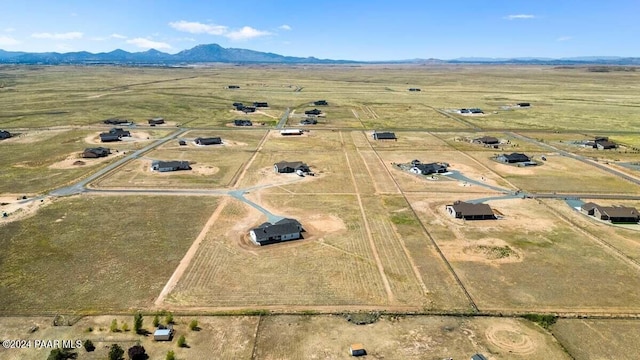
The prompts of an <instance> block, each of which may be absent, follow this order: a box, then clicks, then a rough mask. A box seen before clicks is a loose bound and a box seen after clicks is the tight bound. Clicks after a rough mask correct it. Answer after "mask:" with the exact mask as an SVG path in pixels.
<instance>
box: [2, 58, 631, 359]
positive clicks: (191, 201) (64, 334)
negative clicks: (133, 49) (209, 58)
mask: <svg viewBox="0 0 640 360" xmlns="http://www.w3.org/2000/svg"><path fill="white" fill-rule="evenodd" d="M611 70H612V71H610V72H591V71H590V69H589V68H588V67H575V68H570V67H569V68H567V67H562V68H554V67H535V66H531V67H524V66H523V67H499V66H496V67H490V66H482V67H475V66H468V67H465V66H425V67H418V66H373V65H370V66H354V67H333V66H332V67H324V66H311V67H307V68H304V69H303V68H302V67H296V66H291V67H260V66H255V67H253V66H239V67H233V66H211V67H204V68H136V67H124V68H112V67H108V66H104V67H74V66H59V67H37V66H31V67H22V66H2V67H0V84H2V85H3V86H2V87H1V88H0V109H2V110H0V129H2V130H7V131H9V132H11V133H12V134H13V136H12V137H11V138H8V139H4V140H0V165H2V168H3V170H2V172H0V204H1V205H0V213H1V214H2V215H3V217H1V218H0V246H2V252H0V299H2V301H0V315H1V316H2V317H0V329H2V330H1V331H0V337H2V339H20V338H24V339H34V340H35V339H40V338H43V337H44V338H49V339H56V338H61V339H62V338H73V339H76V338H78V339H82V340H84V339H91V340H92V341H93V342H94V343H95V344H96V345H97V349H96V351H95V352H93V353H87V352H85V351H84V349H79V350H78V353H79V357H78V358H79V359H99V358H104V357H106V354H107V352H108V349H106V348H105V346H108V345H110V344H112V343H118V344H121V345H122V347H123V348H126V347H129V346H131V344H134V343H135V342H136V341H141V342H142V344H143V345H144V346H145V348H146V349H147V350H148V352H149V354H150V356H151V358H163V357H164V355H165V354H166V352H167V351H168V350H174V351H176V355H177V356H178V358H179V359H183V358H184V359H201V358H202V359H204V358H233V359H283V358H300V359H306V358H318V359H325V358H331V359H334V358H336V359H340V358H348V357H349V355H348V348H349V345H350V344H351V343H363V345H365V347H366V348H367V352H368V353H369V357H372V358H385V359H442V358H450V357H453V358H456V359H458V358H469V357H470V356H471V355H473V354H474V353H477V352H478V353H484V354H485V355H486V356H487V357H488V358H490V359H572V358H573V359H604V358H615V359H635V358H637V356H636V355H637V354H638V353H639V352H640V350H639V349H637V344H638V343H640V335H638V334H639V332H638V331H637V328H638V326H640V320H639V319H638V317H639V316H640V225H638V224H637V223H636V224H623V225H618V224H611V223H609V222H606V221H602V220H597V219H595V218H594V217H592V216H588V215H585V214H584V213H581V212H580V211H578V210H577V209H576V207H577V208H579V207H580V205H581V204H583V203H589V202H594V203H597V204H599V205H600V206H626V207H635V208H636V209H638V208H640V119H639V118H638V117H637V108H638V107H639V106H640V72H635V71H626V72H622V71H613V70H615V69H613V68H612V69H611ZM267 73H268V76H265V74H267ZM229 84H237V85H239V86H240V88H239V89H233V90H232V89H227V85H229ZM409 87H419V88H421V91H420V92H409V91H408V88H409ZM321 99H323V100H326V101H327V103H328V105H326V106H316V105H314V104H313V102H314V101H317V100H321ZM258 101H264V102H268V104H269V106H268V108H261V110H259V111H257V112H256V113H247V114H245V113H243V112H241V111H236V110H234V108H233V106H232V103H234V102H242V103H244V104H251V103H253V102H258ZM521 102H527V103H530V106H526V107H518V106H516V104H517V103H521ZM314 108H317V109H319V110H321V111H322V114H321V115H320V116H318V117H317V118H316V119H317V122H318V123H317V124H315V125H301V124H300V121H301V119H303V118H305V116H304V115H302V114H304V112H305V111H308V110H311V109H314ZM461 108H481V109H482V110H483V112H484V114H480V115H475V114H473V115H467V114H460V113H458V112H456V111H455V109H461ZM155 117H163V118H164V119H165V120H166V122H165V123H164V124H159V125H156V126H150V125H149V124H148V123H147V119H151V118H155ZM111 118H120V119H128V120H130V121H132V122H133V125H128V124H124V125H117V126H114V125H107V124H104V123H103V120H106V119H111ZM235 119H248V120H251V121H252V123H253V126H242V127H239V126H233V121H234V120H235ZM113 127H122V128H124V129H125V130H128V131H130V132H131V136H130V137H123V138H122V139H120V141H116V142H109V143H102V142H101V141H100V136H99V135H100V134H101V133H103V132H106V131H109V129H111V128H113ZM282 129H290V130H291V129H301V130H304V131H302V132H301V134H300V135H287V136H284V135H282V134H281V130H282ZM375 132H378V133H380V132H393V133H394V134H395V136H396V138H397V139H396V140H376V139H375V138H374V136H373V134H374V133H375ZM214 137H220V138H221V141H222V144H218V145H200V144H198V143H197V141H198V139H201V138H214ZM481 137H495V138H497V139H499V143H498V144H496V145H492V146H483V145H482V144H478V143H474V142H473V141H472V140H473V139H477V138H481ZM605 137H606V139H607V141H609V142H613V143H615V144H616V145H617V147H616V148H613V149H607V150H599V149H597V147H594V146H595V145H594V146H587V145H585V144H586V143H587V142H589V141H594V140H595V139H598V138H605ZM594 144H595V143H594ZM98 146H103V147H108V148H110V150H111V154H109V155H108V156H107V157H104V158H82V157H81V154H82V152H83V151H84V149H85V148H90V147H98ZM510 153H524V154H526V155H527V156H528V157H530V158H531V160H532V161H534V162H535V163H536V164H537V165H536V166H515V165H511V164H505V163H501V162H499V161H496V159H495V158H496V156H497V155H500V154H510ZM158 160H160V161H174V160H175V161H188V162H189V163H190V167H191V169H190V170H182V171H172V172H158V171H152V170H151V167H152V166H153V164H154V163H155V162H157V161H158ZM412 160H420V161H421V162H422V163H441V164H442V163H444V164H446V166H447V168H448V172H447V173H444V174H434V175H417V174H414V173H411V172H409V171H407V170H406V169H403V168H402V166H399V165H398V164H407V163H410V162H411V161H412ZM281 161H289V162H292V161H301V162H304V163H306V164H307V165H309V167H310V169H311V172H313V176H310V175H306V176H298V175H296V174H295V173H284V174H279V173H276V172H275V171H274V164H275V163H278V162H281ZM403 166H404V165H403ZM456 201H468V202H476V203H478V202H482V203H485V204H488V205H489V206H490V207H491V209H492V211H493V213H494V214H495V215H496V216H497V219H495V220H463V219H459V218H454V217H452V216H451V215H450V214H449V212H448V211H447V205H451V204H454V203H455V202H456ZM281 218H294V219H297V220H298V221H300V223H301V224H302V226H303V228H304V232H303V233H302V236H303V238H302V239H300V240H296V241H290V242H283V243H278V244H272V245H267V246H257V245H255V244H254V243H253V242H252V241H251V239H250V237H249V230H250V229H252V228H255V227H257V226H259V225H260V224H262V223H264V222H265V221H272V220H274V219H276V220H277V219H281ZM137 311H140V312H142V313H143V314H145V328H146V329H147V330H149V331H151V332H153V330H154V329H153V327H152V325H151V321H152V319H153V315H154V314H156V313H160V312H162V313H163V314H166V313H167V312H172V313H173V314H175V316H176V319H177V322H176V325H175V329H176V334H179V335H183V334H184V335H185V336H186V337H187V342H188V344H189V346H190V347H189V348H178V347H177V346H176V341H175V339H174V340H173V341H172V342H168V343H166V342H154V341H153V340H152V336H148V337H144V336H139V335H136V334H135V333H133V332H132V331H119V332H111V331H109V327H110V324H111V322H112V320H113V319H117V321H118V323H119V324H124V323H128V325H129V327H131V325H132V319H133V314H134V313H135V312H137ZM349 314H357V315H359V316H360V315H362V316H365V317H367V316H368V317H370V318H373V319H374V320H375V321H373V322H372V323H370V324H367V325H356V324H354V322H353V321H351V322H348V321H347V320H346V317H348V315H349ZM221 315H226V316H221ZM56 316H57V317H56ZM60 316H62V318H63V319H65V321H63V322H66V323H68V324H70V325H68V326H67V325H66V323H65V325H64V326H52V322H53V319H54V318H60ZM193 319H197V320H198V322H199V324H200V325H199V327H200V331H191V330H189V329H188V326H187V325H188V323H189V322H190V321H191V320H193ZM541 319H544V320H541ZM34 326H37V329H38V330H36V331H35V332H33V333H29V331H28V330H29V329H31V328H32V327H34ZM89 328H91V331H88V330H87V329H89ZM621 333H624V336H619V335H620V334H621ZM598 344H600V345H598ZM624 349H626V351H625V350H624ZM47 354H48V350H47V351H45V350H37V351H36V350H33V349H31V350H28V349H24V350H17V349H0V358H3V359H4V358H7V359H31V358H33V359H40V358H46V355H47ZM212 354H213V355H212ZM212 356H213V357H212Z"/></svg>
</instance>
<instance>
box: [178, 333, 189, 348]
mask: <svg viewBox="0 0 640 360" xmlns="http://www.w3.org/2000/svg"><path fill="white" fill-rule="evenodd" d="M178 347H182V348H183V347H187V339H186V338H185V337H184V335H180V337H179V338H178Z"/></svg>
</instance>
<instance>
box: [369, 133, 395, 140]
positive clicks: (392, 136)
mask: <svg viewBox="0 0 640 360" xmlns="http://www.w3.org/2000/svg"><path fill="white" fill-rule="evenodd" d="M373 139H374V140H396V141H398V138H397V137H396V134H394V133H392V132H375V131H374V133H373Z"/></svg>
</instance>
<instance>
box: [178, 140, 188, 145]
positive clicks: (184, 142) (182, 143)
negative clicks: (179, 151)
mask: <svg viewBox="0 0 640 360" xmlns="http://www.w3.org/2000/svg"><path fill="white" fill-rule="evenodd" d="M178 145H180V146H185V145H187V142H186V141H184V140H179V141H178Z"/></svg>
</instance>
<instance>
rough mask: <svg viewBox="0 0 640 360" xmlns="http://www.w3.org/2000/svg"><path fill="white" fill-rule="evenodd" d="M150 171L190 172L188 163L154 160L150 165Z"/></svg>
mask: <svg viewBox="0 0 640 360" xmlns="http://www.w3.org/2000/svg"><path fill="white" fill-rule="evenodd" d="M151 170H155V171H159V172H167V171H178V170H191V166H189V162H188V161H178V160H174V161H160V160H154V161H153V162H152V163H151Z"/></svg>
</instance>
